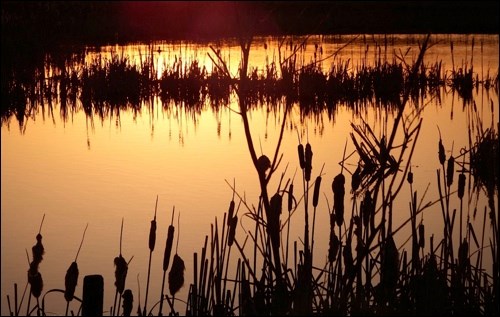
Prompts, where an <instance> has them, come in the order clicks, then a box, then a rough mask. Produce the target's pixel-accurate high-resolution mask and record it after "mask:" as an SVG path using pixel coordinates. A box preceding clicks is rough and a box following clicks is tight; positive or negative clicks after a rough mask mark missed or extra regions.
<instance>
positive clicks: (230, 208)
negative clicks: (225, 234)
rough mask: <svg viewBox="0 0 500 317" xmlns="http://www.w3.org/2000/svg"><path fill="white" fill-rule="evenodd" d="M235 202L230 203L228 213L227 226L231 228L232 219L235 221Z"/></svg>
mask: <svg viewBox="0 0 500 317" xmlns="http://www.w3.org/2000/svg"><path fill="white" fill-rule="evenodd" d="M234 205H235V204H234V200H231V202H230V203H229V210H228V211H227V225H228V226H230V225H231V219H233V215H234Z"/></svg>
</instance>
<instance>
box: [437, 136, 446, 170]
mask: <svg viewBox="0 0 500 317" xmlns="http://www.w3.org/2000/svg"><path fill="white" fill-rule="evenodd" d="M438 156H439V163H441V165H443V164H444V162H445V161H446V154H445V153H444V146H443V142H442V141H441V138H439V150H438Z"/></svg>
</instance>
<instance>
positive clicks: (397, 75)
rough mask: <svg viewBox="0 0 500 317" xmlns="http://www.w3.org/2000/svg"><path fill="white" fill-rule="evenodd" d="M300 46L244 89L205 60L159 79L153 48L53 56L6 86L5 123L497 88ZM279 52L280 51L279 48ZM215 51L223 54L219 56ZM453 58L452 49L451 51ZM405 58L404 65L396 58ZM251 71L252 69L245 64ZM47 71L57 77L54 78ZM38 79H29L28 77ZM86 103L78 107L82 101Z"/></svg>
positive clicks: (486, 77)
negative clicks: (157, 104) (85, 57)
mask: <svg viewBox="0 0 500 317" xmlns="http://www.w3.org/2000/svg"><path fill="white" fill-rule="evenodd" d="M300 47H302V45H300V46H299V48H297V49H296V50H294V52H295V54H293V55H292V56H290V57H288V58H282V57H281V54H282V52H281V50H280V51H279V56H280V57H279V58H280V63H279V64H277V63H275V62H272V63H266V65H265V66H264V68H263V69H258V68H252V69H250V73H249V74H248V76H247V78H246V79H245V80H246V83H245V85H242V78H231V77H230V76H226V73H225V72H226V71H225V70H224V69H222V68H219V67H214V69H213V70H212V71H211V72H208V71H207V69H206V68H205V67H203V66H201V64H200V62H199V61H197V60H193V61H191V62H187V61H183V60H181V59H180V58H179V59H175V60H174V61H173V62H172V65H165V70H164V72H163V73H162V74H161V76H160V78H157V75H156V70H157V69H158V65H155V61H154V58H153V51H152V47H151V46H150V47H149V48H148V50H147V52H146V53H145V54H143V53H142V52H140V59H139V62H138V63H137V64H135V63H134V62H132V61H131V60H130V58H129V57H127V56H124V55H123V52H122V53H121V54H118V53H117V52H113V53H112V54H111V57H110V58H109V59H107V58H103V57H102V56H97V57H96V58H95V59H94V60H93V61H91V62H90V63H88V64H85V63H83V62H82V60H81V59H82V58H81V56H80V55H78V54H73V55H71V54H68V55H61V56H58V55H54V57H53V58H47V59H46V60H45V61H42V62H41V63H42V64H41V65H38V68H34V69H22V68H20V67H18V68H14V69H13V71H12V75H11V76H10V77H7V78H6V80H7V81H6V82H5V83H3V82H2V102H3V104H4V106H3V107H2V113H1V119H2V123H7V122H9V120H10V118H11V117H13V116H14V117H15V118H16V119H17V121H18V122H19V124H20V126H21V128H23V127H24V126H25V124H24V123H25V120H26V119H27V118H29V117H30V116H33V115H34V114H35V113H37V112H38V109H39V108H42V110H43V111H45V110H44V107H45V106H48V108H49V110H50V109H51V107H52V105H53V102H54V101H55V100H58V101H59V104H60V107H61V116H62V118H63V120H67V119H68V118H69V117H68V114H69V113H71V112H73V111H79V110H84V112H85V113H86V114H87V115H88V116H93V115H94V114H97V115H98V116H99V117H101V119H104V118H105V117H108V116H112V115H115V114H116V115H118V114H119V111H120V110H125V109H128V110H132V111H134V112H140V111H141V107H142V104H143V103H145V102H149V100H152V99H153V98H154V97H157V96H159V97H160V98H161V100H162V102H163V105H164V107H170V106H171V104H175V105H176V106H179V105H183V106H184V107H185V110H186V111H189V112H193V113H195V114H196V113H200V111H201V110H202V109H204V107H205V104H206V101H210V102H209V104H211V107H213V109H214V110H216V111H218V110H219V109H221V107H222V106H224V105H226V106H227V105H228V104H229V100H230V96H231V93H232V91H233V88H235V87H245V94H246V96H247V103H248V104H249V105H254V104H257V103H260V104H264V103H268V104H273V103H275V102H276V101H277V100H280V99H281V98H282V97H286V98H287V100H288V101H289V102H298V103H299V104H300V109H301V114H302V115H303V116H307V115H311V114H318V113H321V112H323V111H327V112H328V113H329V114H333V112H334V109H335V108H336V107H337V106H338V105H341V104H342V105H347V106H349V107H351V108H353V110H354V111H355V112H359V111H360V110H361V107H363V106H367V105H378V106H381V107H384V108H386V109H391V110H393V109H395V108H396V107H397V102H398V98H399V96H401V95H403V94H404V93H405V91H406V90H411V92H410V96H411V98H412V99H414V100H417V99H419V98H424V97H426V96H430V97H432V98H437V99H438V100H439V99H440V93H441V90H440V88H445V87H451V88H452V91H457V92H458V95H459V96H460V97H461V98H463V99H464V101H466V103H470V102H471V100H472V93H473V89H474V88H476V89H477V88H479V87H480V86H481V87H484V88H485V89H489V88H490V87H493V86H497V85H498V74H497V75H496V76H495V75H493V76H491V75H490V74H489V71H488V72H487V73H486V74H484V72H482V74H481V76H482V77H481V78H479V75H478V74H477V73H475V72H474V71H473V68H472V66H471V65H472V58H471V63H470V65H469V64H465V65H462V67H457V68H456V69H455V65H453V70H452V71H451V75H445V74H443V72H444V70H443V69H442V63H441V62H435V63H434V64H431V65H425V64H423V63H422V64H421V65H420V67H419V69H418V74H416V76H413V78H410V69H409V67H408V66H407V65H406V64H405V62H404V60H403V57H399V56H397V57H396V58H395V59H394V60H392V61H388V60H383V61H382V60H381V59H380V58H379V59H378V61H377V62H376V63H375V65H369V64H368V62H367V61H366V60H365V61H364V64H361V65H356V66H354V65H351V61H350V60H347V61H343V60H336V61H335V63H334V64H332V66H331V68H330V69H329V70H328V71H327V72H324V71H323V70H322V63H321V61H322V60H321V59H319V58H318V59H315V61H314V62H313V63H310V64H308V65H305V66H299V63H298V61H297V60H298V59H300V56H299V53H300V52H302V49H300ZM280 48H281V46H280ZM214 53H217V51H215V50H214ZM452 56H453V50H452ZM398 59H400V60H398ZM247 65H248V64H247ZM44 68H45V69H47V73H48V72H50V73H53V74H55V75H54V76H52V77H47V76H45V69H44ZM30 71H31V72H33V73H34V74H29V72H30ZM78 101H80V102H78Z"/></svg>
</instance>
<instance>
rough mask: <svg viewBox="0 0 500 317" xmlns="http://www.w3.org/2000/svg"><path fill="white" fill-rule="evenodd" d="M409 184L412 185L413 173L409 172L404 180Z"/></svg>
mask: <svg viewBox="0 0 500 317" xmlns="http://www.w3.org/2000/svg"><path fill="white" fill-rule="evenodd" d="M406 180H407V181H408V183H409V184H413V173H412V172H411V171H409V172H408V176H407V178H406Z"/></svg>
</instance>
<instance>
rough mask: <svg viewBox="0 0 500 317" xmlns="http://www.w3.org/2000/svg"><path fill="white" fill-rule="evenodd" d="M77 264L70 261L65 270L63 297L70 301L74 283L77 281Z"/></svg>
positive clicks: (72, 295) (73, 292)
mask: <svg viewBox="0 0 500 317" xmlns="http://www.w3.org/2000/svg"><path fill="white" fill-rule="evenodd" d="M78 273H79V272H78V264H76V262H73V263H71V265H70V266H69V269H68V271H66V277H65V278H64V286H65V290H64V298H65V299H66V301H68V302H70V301H72V300H73V297H74V296H75V289H76V284H77V283H78Z"/></svg>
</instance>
